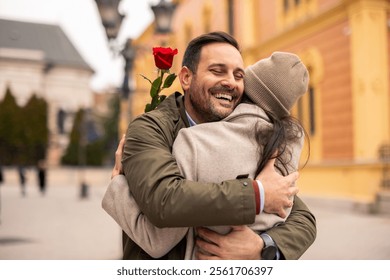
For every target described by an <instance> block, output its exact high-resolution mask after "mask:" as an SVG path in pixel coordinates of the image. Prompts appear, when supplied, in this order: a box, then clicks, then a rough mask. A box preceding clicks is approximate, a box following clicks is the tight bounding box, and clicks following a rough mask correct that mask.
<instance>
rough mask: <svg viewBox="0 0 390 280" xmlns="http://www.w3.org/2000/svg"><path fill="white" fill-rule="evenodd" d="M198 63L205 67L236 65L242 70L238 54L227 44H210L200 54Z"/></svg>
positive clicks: (241, 61) (240, 58)
mask: <svg viewBox="0 0 390 280" xmlns="http://www.w3.org/2000/svg"><path fill="white" fill-rule="evenodd" d="M200 62H201V63H205V64H207V65H220V66H223V65H225V66H228V65H231V64H234V65H236V67H238V68H242V69H243V68H244V62H243V59H242V56H241V54H240V52H239V51H238V50H237V49H236V48H235V47H234V46H232V45H230V44H228V43H212V44H208V45H206V46H204V47H203V48H202V49H201V52H200Z"/></svg>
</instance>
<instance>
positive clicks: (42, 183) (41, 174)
mask: <svg viewBox="0 0 390 280" xmlns="http://www.w3.org/2000/svg"><path fill="white" fill-rule="evenodd" d="M37 176H38V183H39V191H40V192H41V194H42V195H44V194H45V192H46V163H45V161H44V160H40V161H38V164H37Z"/></svg>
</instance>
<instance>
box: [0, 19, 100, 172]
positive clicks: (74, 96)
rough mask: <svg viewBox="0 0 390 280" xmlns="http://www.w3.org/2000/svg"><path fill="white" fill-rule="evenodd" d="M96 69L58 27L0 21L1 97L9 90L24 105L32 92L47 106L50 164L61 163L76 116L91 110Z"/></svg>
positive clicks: (48, 159)
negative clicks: (85, 109) (83, 110)
mask: <svg viewBox="0 0 390 280" xmlns="http://www.w3.org/2000/svg"><path fill="white" fill-rule="evenodd" d="M92 74H93V70H92V69H91V67H90V66H89V65H88V64H87V63H86V62H85V61H84V59H83V58H82V57H81V56H80V54H79V53H78V52H77V50H76V49H75V47H74V46H73V45H72V43H71V42H70V40H69V39H68V37H67V36H66V35H65V33H64V32H63V31H62V29H61V28H60V27H59V26H56V25H48V24H37V23H30V22H21V21H12V20H4V19H0V99H2V98H3V97H4V94H5V91H6V88H7V87H10V89H11V91H12V93H13V95H14V96H15V98H16V101H17V102H18V104H19V105H21V106H23V105H24V104H25V103H26V102H27V101H28V99H29V98H30V97H31V95H32V94H36V95H37V96H39V97H43V98H44V99H45V100H46V101H47V102H48V105H49V112H48V115H49V119H48V122H49V123H48V127H49V131H50V139H49V150H48V158H47V161H48V164H49V165H57V164H59V161H60V158H61V156H62V153H63V150H64V148H66V146H67V144H68V140H69V139H68V132H69V131H70V129H71V127H70V126H71V124H72V121H73V120H72V115H73V113H74V112H75V111H77V110H78V109H79V108H90V107H91V105H92V103H93V95H92V91H91V89H90V86H89V84H90V79H91V77H92Z"/></svg>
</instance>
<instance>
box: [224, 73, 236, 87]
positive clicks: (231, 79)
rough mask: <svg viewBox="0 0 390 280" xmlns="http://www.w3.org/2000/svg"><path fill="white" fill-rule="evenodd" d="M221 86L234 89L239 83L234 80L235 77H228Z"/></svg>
mask: <svg viewBox="0 0 390 280" xmlns="http://www.w3.org/2000/svg"><path fill="white" fill-rule="evenodd" d="M221 85H222V86H224V87H226V88H228V89H234V88H235V87H237V81H236V79H235V78H234V75H226V76H225V77H224V79H223V80H222V82H221Z"/></svg>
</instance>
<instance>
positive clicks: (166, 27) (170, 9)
mask: <svg viewBox="0 0 390 280" xmlns="http://www.w3.org/2000/svg"><path fill="white" fill-rule="evenodd" d="M176 6H177V4H176V3H172V2H166V1H165V0H160V2H159V3H158V4H157V5H154V6H151V9H152V11H153V13H154V17H155V19H156V22H155V24H156V27H155V33H158V34H167V33H170V32H171V31H172V30H171V23H172V17H173V13H174V11H175V9H176Z"/></svg>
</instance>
